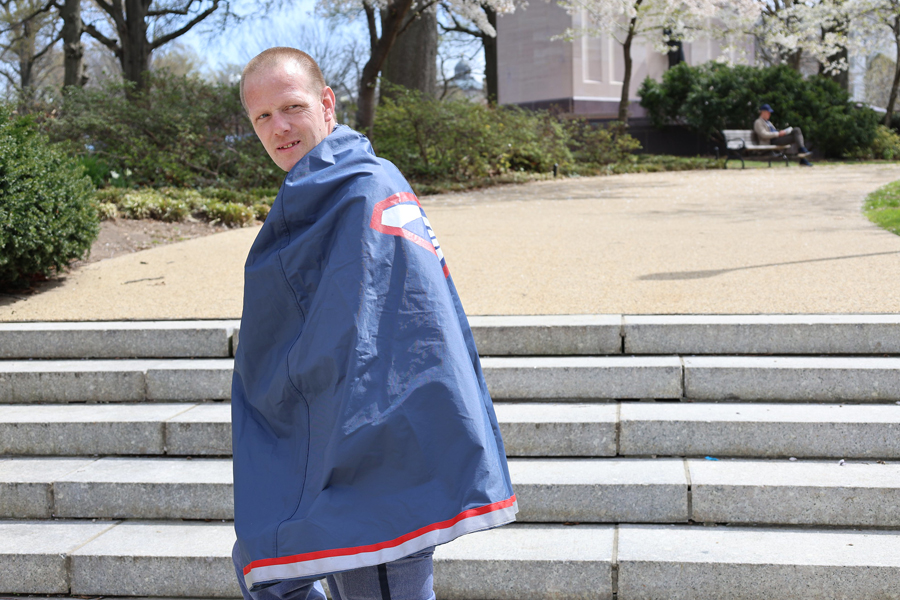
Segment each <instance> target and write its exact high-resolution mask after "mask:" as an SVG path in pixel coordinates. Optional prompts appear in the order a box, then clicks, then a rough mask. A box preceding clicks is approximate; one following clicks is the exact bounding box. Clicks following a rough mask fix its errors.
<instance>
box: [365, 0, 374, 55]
mask: <svg viewBox="0 0 900 600" xmlns="http://www.w3.org/2000/svg"><path fill="white" fill-rule="evenodd" d="M363 10H364V11H366V25H368V27H369V51H370V52H374V51H375V47H376V46H377V45H378V27H377V26H376V24H375V7H374V6H372V5H371V4H369V3H368V2H363Z"/></svg>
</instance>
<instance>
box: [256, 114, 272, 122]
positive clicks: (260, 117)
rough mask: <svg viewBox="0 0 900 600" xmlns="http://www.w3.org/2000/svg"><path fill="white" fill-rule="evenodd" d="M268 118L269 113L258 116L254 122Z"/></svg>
mask: <svg viewBox="0 0 900 600" xmlns="http://www.w3.org/2000/svg"><path fill="white" fill-rule="evenodd" d="M268 116H269V113H263V114H261V115H259V116H258V117H256V120H257V121H262V120H263V119H265V118H266V117H268Z"/></svg>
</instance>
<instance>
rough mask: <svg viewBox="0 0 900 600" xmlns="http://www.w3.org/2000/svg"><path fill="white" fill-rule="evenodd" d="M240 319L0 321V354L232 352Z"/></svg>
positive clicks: (196, 354)
mask: <svg viewBox="0 0 900 600" xmlns="http://www.w3.org/2000/svg"><path fill="white" fill-rule="evenodd" d="M239 326H240V321H234V320H232V321H93V322H77V323H0V359H15V358H218V357H227V356H231V336H232V333H233V331H234V330H235V329H236V328H237V327H239Z"/></svg>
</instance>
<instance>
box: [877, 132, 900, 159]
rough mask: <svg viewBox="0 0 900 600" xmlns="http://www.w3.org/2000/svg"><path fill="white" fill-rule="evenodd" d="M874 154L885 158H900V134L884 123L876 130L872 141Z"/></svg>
mask: <svg viewBox="0 0 900 600" xmlns="http://www.w3.org/2000/svg"><path fill="white" fill-rule="evenodd" d="M872 156H873V157H874V158H883V159H884V160H900V134H898V133H897V132H896V131H894V130H893V129H891V128H890V127H886V126H884V125H879V126H878V128H877V129H876V130H875V141H874V142H872Z"/></svg>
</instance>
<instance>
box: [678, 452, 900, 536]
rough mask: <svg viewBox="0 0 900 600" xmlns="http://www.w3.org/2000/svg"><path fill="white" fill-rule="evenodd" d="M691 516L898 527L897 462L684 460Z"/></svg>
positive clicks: (734, 520) (695, 518) (713, 519)
mask: <svg viewBox="0 0 900 600" xmlns="http://www.w3.org/2000/svg"><path fill="white" fill-rule="evenodd" d="M687 464H688V471H689V473H690V478H691V506H692V508H691V520H693V521H695V522H698V523H699V522H704V523H746V524H772V525H825V526H832V527H833V526H848V527H900V464H897V463H884V461H879V462H847V461H840V462H839V461H834V460H832V461H828V462H824V461H795V462H790V461H784V460H780V461H771V460H757V461H752V460H728V461H707V460H688V461H687Z"/></svg>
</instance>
